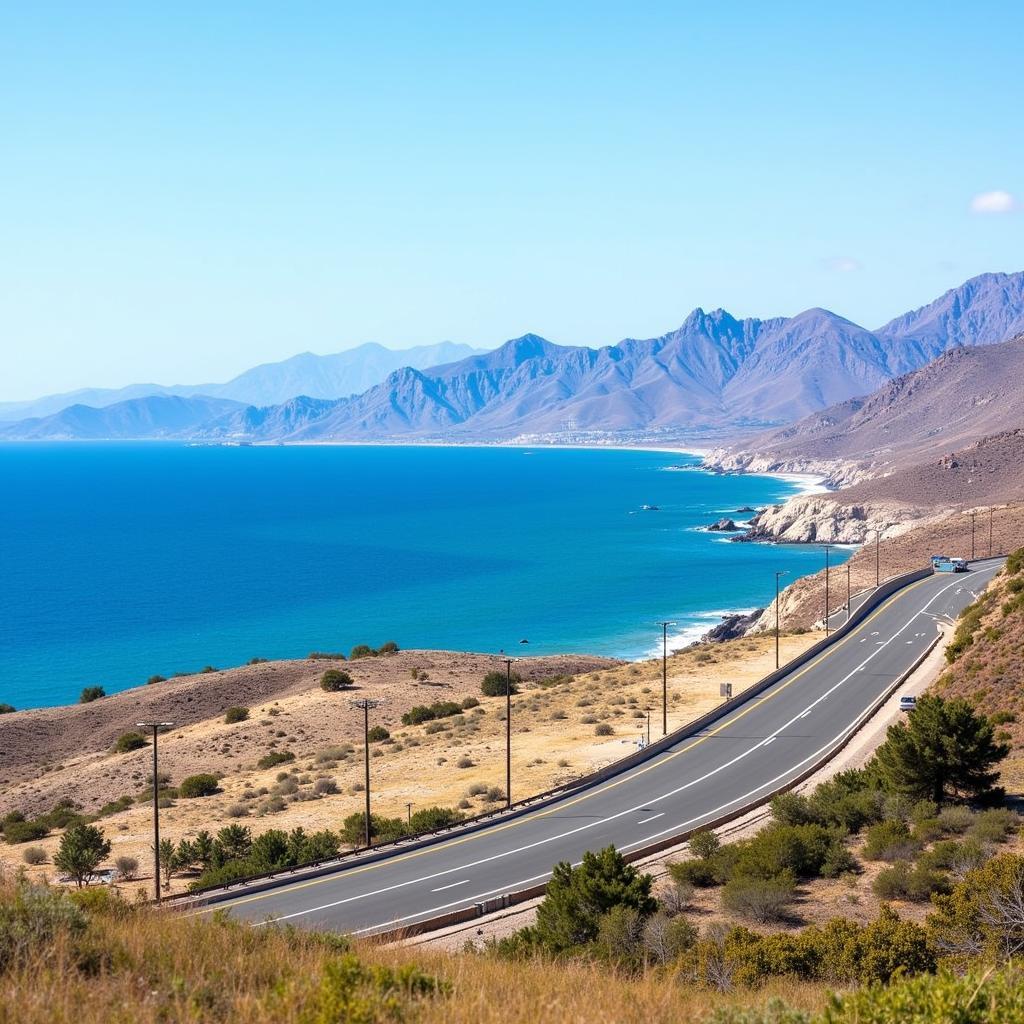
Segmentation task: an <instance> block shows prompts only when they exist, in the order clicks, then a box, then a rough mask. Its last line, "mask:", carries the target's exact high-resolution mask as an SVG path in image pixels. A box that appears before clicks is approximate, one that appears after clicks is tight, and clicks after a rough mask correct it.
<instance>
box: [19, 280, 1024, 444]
mask: <svg viewBox="0 0 1024 1024" xmlns="http://www.w3.org/2000/svg"><path fill="white" fill-rule="evenodd" d="M1019 323H1024V273H1021V274H1012V275H1006V274H987V275H982V276H981V277H979V278H975V279H973V280H971V281H968V282H967V283H966V284H964V285H963V286H961V287H960V288H958V289H955V290H954V291H952V292H949V293H947V294H946V295H945V296H943V297H942V298H940V299H938V300H936V302H935V303H933V304H932V305H931V306H928V307H924V309H922V310H917V311H915V312H914V313H908V314H907V315H906V316H905V317H901V318H899V319H898V320H896V321H893V322H892V323H891V324H887V325H886V326H885V327H884V328H882V329H881V330H880V331H877V332H871V331H868V330H866V329H864V328H862V327H858V326H857V325H856V324H854V323H851V322H850V321H848V320H845V319H843V318H842V317H840V316H837V315H836V314H834V313H830V312H828V311H827V310H823V309H810V310H807V311H805V312H803V313H800V314H798V315H797V316H794V317H776V318H774V319H769V320H760V319H756V318H747V319H743V320H739V319H737V318H735V317H733V316H732V315H731V314H729V313H727V312H725V311H724V310H714V311H712V312H710V313H706V312H705V311H704V310H701V309H697V310H694V312H693V313H692V314H690V316H689V317H687V319H686V321H685V322H684V323H683V324H682V325H681V326H680V327H679V328H678V330H675V331H672V332H670V333H668V334H665V335H662V336H661V337H658V338H651V339H647V340H637V339H632V338H630V339H626V340H625V341H622V342H619V343H618V344H617V345H610V346H605V347H603V348H598V349H594V348H583V347H564V346H560V345H555V344H553V343H552V342H550V341H547V340H545V339H543V338H541V337H539V336H537V335H534V334H527V335H524V336H523V337H521V338H516V339H514V340H512V341H509V342H507V343H506V344H505V345H503V346H502V347H501V348H499V349H497V350H495V351H493V352H488V353H484V354H482V355H473V356H470V357H468V358H465V359H461V360H458V361H455V362H448V363H444V364H442V365H439V366H435V367H433V368H432V369H423V368H417V367H416V366H415V365H403V366H402V367H400V368H399V369H396V370H395V371H394V372H392V373H390V375H389V376H387V378H386V379H385V380H384V381H383V382H382V383H380V384H377V385H375V386H374V387H371V388H369V389H367V390H365V391H363V392H362V393H360V394H357V395H353V396H352V397H348V398H333V400H332V398H331V397H329V395H335V394H337V392H338V389H339V388H340V387H341V385H340V384H339V382H338V379H337V378H336V377H330V376H329V374H327V370H326V369H325V367H324V364H323V363H322V361H321V362H320V363H318V364H317V365H318V367H319V371H323V374H325V375H326V376H324V377H323V378H322V379H320V378H318V379H316V380H311V379H310V378H311V375H313V374H312V372H311V371H310V370H309V369H308V368H307V367H305V366H304V363H303V360H304V359H305V358H306V357H296V358H297V360H298V362H296V361H288V362H287V363H286V364H276V365H275V368H274V373H273V375H272V376H273V387H274V388H276V389H277V394H283V393H284V392H288V391H291V392H292V394H289V395H288V396H287V401H285V402H279V401H276V400H272V401H271V402H269V404H267V403H262V402H251V403H250V404H251V405H253V408H251V409H246V410H245V411H238V410H236V411H234V412H230V413H228V414H226V415H223V416H220V417H217V418H215V419H211V421H210V422H208V423H207V424H205V425H204V426H203V428H202V429H201V430H199V431H197V432H196V434H198V435H199V436H203V437H206V438H220V439H227V438H237V439H243V438H244V439H248V440H297V441H313V440H393V439H394V440H399V439H402V440H406V439H449V440H481V439H487V440H491V439H502V438H510V437H517V436H522V435H527V434H529V435H538V434H540V435H552V434H560V435H565V434H572V433H575V432H579V431H602V432H607V433H619V432H641V431H642V432H651V431H659V432H665V431H676V432H686V431H688V430H690V431H692V430H694V429H704V428H709V427H711V428H718V429H723V428H724V429H733V430H735V429H742V428H748V429H749V428H756V427H760V426H764V425H766V424H770V423H775V424H778V423H786V422H790V421H792V420H794V419H797V418H799V417H803V416H806V415H808V414H809V413H815V412H817V411H818V410H820V409H822V408H826V407H828V408H829V409H830V414H829V415H830V417H836V416H838V417H839V418H838V419H837V420H836V421H835V422H831V420H830V421H829V423H830V425H831V427H835V425H836V423H840V422H843V423H844V422H845V420H847V419H849V417H850V416H852V415H853V414H854V413H856V412H857V411H859V409H860V405H858V404H857V402H858V401H859V399H858V398H857V396H860V395H863V394H866V393H868V392H871V391H873V390H875V389H877V388H879V387H880V386H881V385H883V384H885V383H886V382H887V381H889V380H890V379H891V378H892V377H894V376H895V375H896V374H898V373H900V372H902V371H904V370H906V369H908V368H912V367H917V366H919V365H921V364H922V363H923V362H926V361H927V360H928V359H930V358H932V357H933V356H934V355H936V354H938V353H940V352H941V351H943V350H944V349H945V348H948V347H949V346H951V345H955V344H958V343H968V344H971V345H987V344H989V343H991V342H993V341H996V340H1002V338H1003V337H1004V335H1003V334H1002V333H1001V332H1003V331H1005V330H1007V329H1009V328H1010V327H1012V325H1014V324H1019ZM342 355H344V353H343V354H342ZM309 358H317V359H318V358H320V357H309ZM330 358H340V357H330ZM319 371H318V372H319ZM251 373H252V375H253V376H252V377H251V378H249V379H247V381H246V382H245V388H248V389H253V390H256V391H259V392H260V393H261V394H263V393H267V392H268V391H271V390H273V388H271V387H270V384H269V383H267V382H266V381H265V380H263V376H264V375H263V373H262V368H258V369H257V370H256V371H252V372H251ZM238 386H239V388H241V385H238ZM221 387H223V388H226V389H228V390H226V391H217V392H216V394H217V395H218V396H219V395H223V396H225V397H236V396H238V395H239V394H241V393H243V392H242V391H241V390H231V388H230V386H228V385H224V386H221ZM299 387H302V388H303V390H302V391H301V392H297V391H295V389H296V388H299ZM245 393H251V391H245ZM300 398H301V399H309V398H313V399H319V400H318V401H313V402H310V401H305V400H299V399H300ZM837 403H839V404H838V405H837ZM841 403H848V404H847V406H846V407H843V406H842V404H841ZM38 430H39V428H38V425H35V424H34V425H33V427H32V431H33V432H32V433H31V435H30V436H39V434H38ZM832 432H833V433H834V432H835V431H834V430H833V431H832ZM165 433H167V431H165ZM17 434H18V428H12V433H10V434H9V435H8V436H17ZM189 436H195V434H193V435H189Z"/></svg>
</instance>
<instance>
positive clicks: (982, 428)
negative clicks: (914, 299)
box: [710, 335, 1024, 473]
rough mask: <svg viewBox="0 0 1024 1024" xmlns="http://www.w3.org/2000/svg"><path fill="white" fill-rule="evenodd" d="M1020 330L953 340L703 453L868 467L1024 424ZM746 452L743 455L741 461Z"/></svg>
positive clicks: (722, 458)
mask: <svg viewBox="0 0 1024 1024" xmlns="http://www.w3.org/2000/svg"><path fill="white" fill-rule="evenodd" d="M1022 385H1024V335H1022V336H1020V337H1017V338H1015V339H1013V340H1012V341H1007V342H1003V343H1002V344H999V345H989V346H985V347H980V348H979V347H972V348H956V349H953V350H952V351H950V352H947V353H946V354H945V355H942V356H940V357H939V358H938V359H936V360H934V361H933V362H931V363H929V364H928V365H927V366H925V367H922V368H921V369H920V370H915V371H914V372H912V373H907V374H904V375H903V376H902V377H897V378H895V379H894V380H892V381H890V382H889V383H887V384H885V385H884V386H883V387H881V388H879V389H878V390H877V391H875V392H874V393H873V394H871V395H868V396H867V397H866V398H854V399H850V400H848V401H846V402H841V403H839V404H838V405H833V406H830V407H829V408H828V409H825V410H823V411H822V412H819V413H814V414H812V415H811V416H807V417H805V418H804V419H802V420H799V421H797V422H796V423H793V424H791V425H790V426H788V427H785V428H782V429H780V430H773V431H768V432H765V433H761V434H756V435H754V436H752V437H748V438H746V439H745V440H744V441H743V442H741V443H739V444H737V445H734V446H733V447H732V448H731V449H730V451H729V452H727V453H716V454H715V456H713V457H712V459H711V460H710V461H711V463H712V464H718V465H720V466H722V467H723V468H727V469H733V468H735V469H743V468H749V467H750V466H751V464H752V463H753V462H754V460H757V467H756V468H769V466H768V465H767V464H766V463H774V464H775V465H777V466H778V467H779V468H784V467H785V466H787V465H788V466H791V467H793V466H796V465H798V464H806V463H808V462H813V461H817V462H822V463H823V462H829V461H843V462H847V463H851V462H852V463H855V464H857V465H858V466H861V467H870V468H871V470H872V471H873V472H875V473H877V472H879V471H885V470H888V469H891V468H895V467H902V466H909V465H914V464H916V463H922V462H928V461H931V460H934V459H938V458H941V457H942V456H944V455H947V454H948V453H949V452H951V451H954V450H956V449H959V448H962V447H964V446H966V445H970V444H973V443H974V442H976V441H979V440H980V439H981V438H984V437H987V436H989V435H993V434H998V433H1000V432H1003V431H1006V430H1010V429H1015V428H1018V427H1022V426H1024V402H1022V400H1021V388H1022ZM744 460H745V461H744Z"/></svg>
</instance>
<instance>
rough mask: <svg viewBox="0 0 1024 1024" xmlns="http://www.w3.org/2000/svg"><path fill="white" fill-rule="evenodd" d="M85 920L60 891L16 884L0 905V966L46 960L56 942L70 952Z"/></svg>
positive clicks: (69, 899) (25, 883) (20, 965)
mask: <svg viewBox="0 0 1024 1024" xmlns="http://www.w3.org/2000/svg"><path fill="white" fill-rule="evenodd" d="M87 923H88V921H87V918H86V915H85V914H84V913H83V911H82V910H81V909H80V908H79V907H77V906H76V905H75V903H74V901H73V900H72V899H71V897H70V895H69V894H68V893H66V892H65V891H64V890H62V889H59V888H55V887H49V886H45V885H30V884H29V883H27V882H19V883H16V885H15V887H14V889H13V891H12V892H11V894H10V896H9V897H7V898H5V899H4V901H3V902H2V903H0V965H3V967H4V968H7V969H11V968H21V967H25V966H26V965H27V964H29V963H31V962H32V961H33V960H36V959H45V960H49V959H50V958H52V956H53V947H54V944H55V943H56V942H57V941H58V939H59V938H60V937H62V936H65V937H66V941H67V942H68V945H69V946H70V947H71V949H72V950H74V948H75V946H76V944H77V941H78V939H79V938H80V937H81V936H82V935H83V933H84V932H85V930H86V927H87Z"/></svg>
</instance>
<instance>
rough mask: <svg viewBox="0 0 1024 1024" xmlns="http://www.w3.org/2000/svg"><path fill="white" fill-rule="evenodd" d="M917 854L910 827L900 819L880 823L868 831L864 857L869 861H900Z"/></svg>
mask: <svg viewBox="0 0 1024 1024" xmlns="http://www.w3.org/2000/svg"><path fill="white" fill-rule="evenodd" d="M916 852H917V844H916V843H915V842H914V840H913V838H912V837H911V834H910V826H909V825H907V823H906V822H905V821H901V820H900V819H898V818H897V819H890V820H889V821H880V822H878V823H877V824H876V825H872V826H871V827H870V828H869V829H868V831H867V842H865V844H864V856H865V857H867V859H868V860H898V859H900V858H903V857H908V856H912V855H913V854H915V853H916Z"/></svg>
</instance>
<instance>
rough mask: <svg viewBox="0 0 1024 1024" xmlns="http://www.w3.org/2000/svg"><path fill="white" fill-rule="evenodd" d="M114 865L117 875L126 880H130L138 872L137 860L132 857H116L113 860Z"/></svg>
mask: <svg viewBox="0 0 1024 1024" xmlns="http://www.w3.org/2000/svg"><path fill="white" fill-rule="evenodd" d="M114 867H115V868H116V869H117V875H118V877H119V878H123V879H124V880H125V881H126V882H130V881H132V879H134V878H135V877H137V876H138V873H139V862H138V860H136V859H135V858H134V857H118V858H117V859H116V860H115V861H114Z"/></svg>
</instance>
